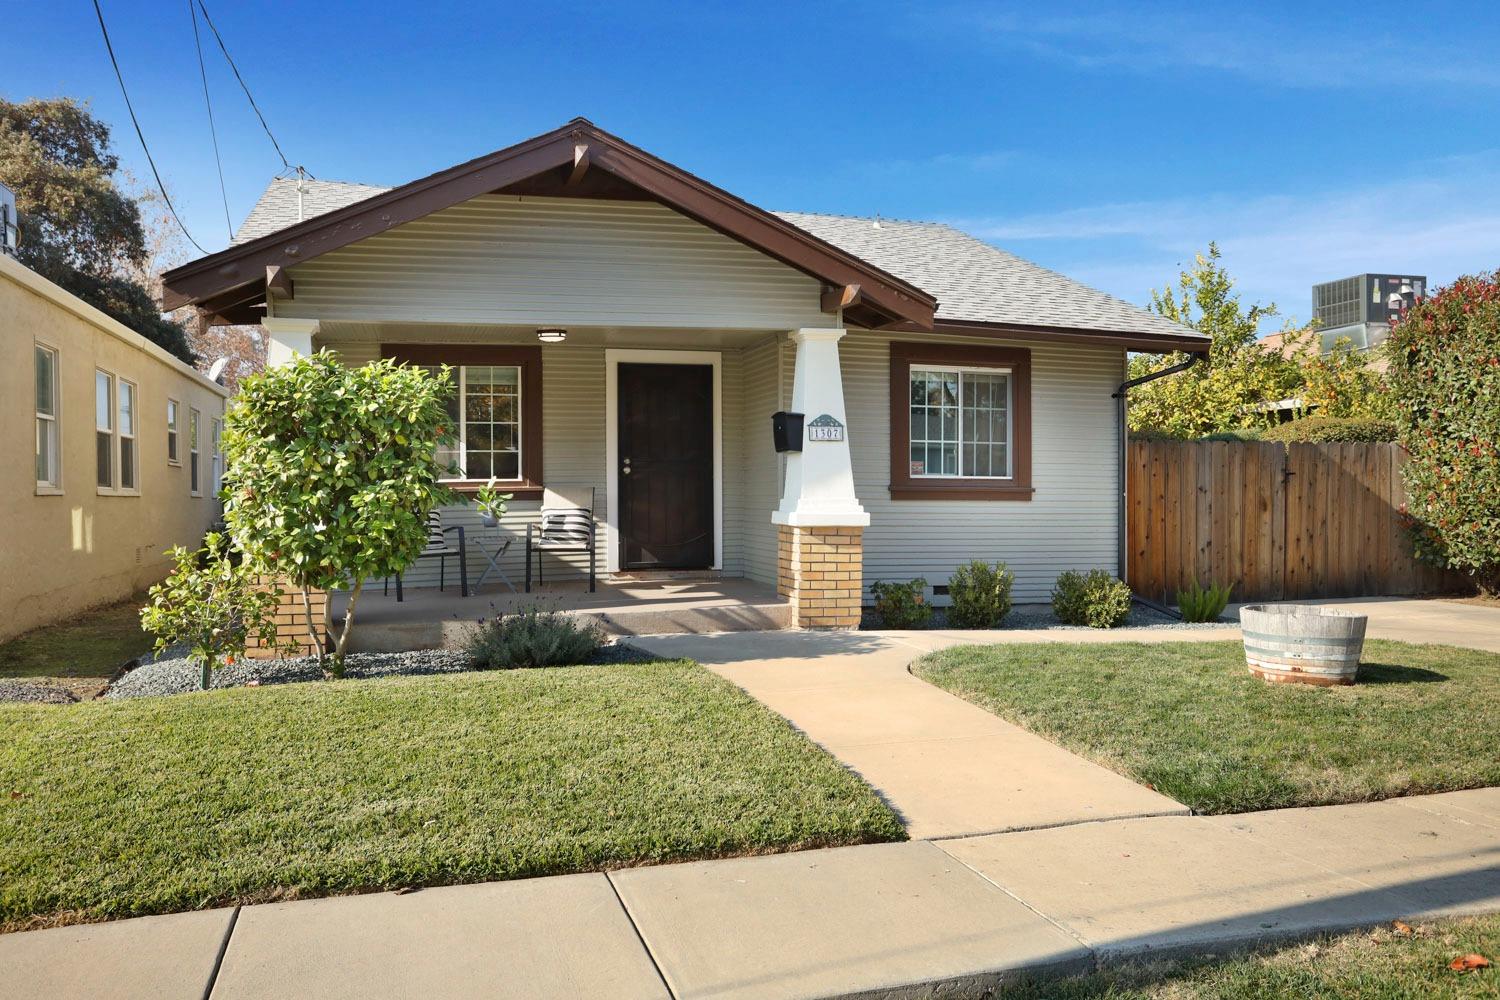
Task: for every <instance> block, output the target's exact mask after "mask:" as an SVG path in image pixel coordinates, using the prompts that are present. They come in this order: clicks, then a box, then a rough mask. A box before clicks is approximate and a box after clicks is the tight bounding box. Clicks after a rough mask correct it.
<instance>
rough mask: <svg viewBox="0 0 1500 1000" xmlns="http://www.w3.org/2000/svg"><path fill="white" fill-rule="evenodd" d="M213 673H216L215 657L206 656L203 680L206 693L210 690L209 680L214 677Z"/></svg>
mask: <svg viewBox="0 0 1500 1000" xmlns="http://www.w3.org/2000/svg"><path fill="white" fill-rule="evenodd" d="M213 672H214V661H213V657H211V656H205V657H204V658H203V679H202V683H203V690H205V691H207V690H208V682H209V679H210V677H211V676H212V674H213Z"/></svg>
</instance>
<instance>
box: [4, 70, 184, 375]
mask: <svg viewBox="0 0 1500 1000" xmlns="http://www.w3.org/2000/svg"><path fill="white" fill-rule="evenodd" d="M119 166H120V164H119V159H118V158H117V157H116V156H115V154H114V152H113V151H112V150H111V148H110V134H109V126H107V125H105V124H104V123H103V122H101V121H99V120H98V119H97V118H95V117H94V116H93V115H92V114H90V113H89V111H88V109H87V108H86V107H85V106H84V105H82V104H80V103H79V102H77V101H75V100H73V99H71V98H50V99H43V100H31V101H23V102H21V103H12V102H10V101H6V100H0V182H3V183H5V184H6V185H7V186H8V187H10V189H11V190H12V191H14V192H15V195H16V210H17V214H18V216H19V219H18V221H19V223H20V226H21V246H20V251H19V254H18V256H19V258H20V260H21V262H22V263H23V264H25V265H26V266H27V267H29V268H31V269H32V270H33V271H36V272H37V273H38V274H40V275H41V276H42V277H44V278H46V279H48V280H49V281H52V282H54V283H56V284H58V285H61V286H62V287H63V288H65V289H67V290H68V291H70V292H72V293H73V294H74V295H76V296H78V297H79V298H80V299H83V300H84V301H85V302H87V303H89V304H90V305H92V306H94V307H95V308H97V309H100V310H102V311H103V312H105V313H108V314H109V315H110V316H113V317H114V318H115V319H118V320H119V321H120V322H122V323H124V324H125V325H126V326H128V327H130V328H131V329H132V330H135V331H136V332H138V333H140V334H141V335H142V336H144V337H146V338H147V339H148V340H151V341H153V342H155V343H157V344H159V345H160V346H162V347H164V348H166V349H167V350H168V351H170V352H171V353H173V354H175V355H176V356H177V357H179V358H182V359H183V360H184V361H187V362H188V363H190V364H191V363H192V361H193V352H192V349H191V348H190V346H189V345H188V338H187V332H186V331H185V330H184V329H183V328H182V327H181V326H180V325H179V324H177V323H174V322H172V321H171V320H167V319H163V318H162V316H161V311H160V309H159V308H158V306H157V303H156V302H155V301H154V300H153V298H152V296H151V294H150V292H149V291H147V289H146V288H145V287H144V286H143V285H141V284H140V282H139V281H138V280H137V278H136V276H135V272H137V271H139V269H140V267H141V265H142V263H143V262H144V261H145V260H146V258H147V256H148V250H147V246H146V234H145V230H144V228H143V226H142V223H141V209H140V205H139V204H138V203H137V202H136V200H135V199H134V198H132V197H130V196H129V195H127V194H126V193H125V192H124V191H122V190H121V189H120V187H119V185H118V184H116V182H115V174H116V173H117V171H118V170H119Z"/></svg>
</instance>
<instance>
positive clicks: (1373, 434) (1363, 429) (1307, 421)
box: [1261, 417, 1396, 444]
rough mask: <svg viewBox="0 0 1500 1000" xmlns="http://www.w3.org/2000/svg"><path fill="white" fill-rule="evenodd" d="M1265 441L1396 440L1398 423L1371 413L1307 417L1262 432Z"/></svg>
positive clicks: (1331, 442)
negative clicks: (1371, 415) (1365, 415)
mask: <svg viewBox="0 0 1500 1000" xmlns="http://www.w3.org/2000/svg"><path fill="white" fill-rule="evenodd" d="M1261 440H1262V441H1280V442H1282V443H1283V444H1340V443H1358V442H1365V441H1394V440H1396V427H1395V425H1394V424H1389V423H1386V422H1385V421H1384V420H1371V419H1369V418H1368V417H1303V418H1302V419H1301V420H1293V421H1292V422H1291V423H1287V424H1281V425H1280V426H1277V427H1273V428H1271V429H1270V430H1268V431H1266V432H1265V434H1263V435H1261Z"/></svg>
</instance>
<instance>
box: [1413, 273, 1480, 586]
mask: <svg viewBox="0 0 1500 1000" xmlns="http://www.w3.org/2000/svg"><path fill="white" fill-rule="evenodd" d="M1385 350H1386V358H1387V360H1388V362H1389V368H1388V369H1387V372H1386V379H1387V382H1388V383H1389V385H1390V394H1391V408H1392V410H1393V414H1392V416H1393V419H1394V420H1395V422H1396V428H1397V432H1398V433H1399V435H1400V440H1401V443H1402V444H1403V445H1405V446H1406V450H1407V451H1408V452H1410V453H1411V461H1410V462H1408V463H1407V465H1406V470H1405V477H1406V495H1407V505H1406V513H1407V515H1408V516H1409V517H1410V518H1411V522H1412V525H1411V527H1412V533H1413V537H1414V539H1415V542H1416V551H1417V555H1418V556H1419V557H1420V558H1422V559H1423V560H1425V561H1427V562H1430V563H1432V564H1434V565H1437V566H1444V567H1448V568H1450V569H1457V570H1461V571H1463V572H1465V573H1468V574H1469V575H1470V576H1472V577H1473V578H1474V581H1475V583H1477V584H1478V585H1479V589H1480V590H1481V591H1483V592H1484V593H1487V594H1496V593H1500V501H1497V499H1496V498H1497V497H1500V272H1496V273H1495V274H1487V275H1478V276H1474V277H1464V278H1459V279H1458V280H1457V281H1455V282H1454V283H1453V284H1451V285H1449V286H1448V287H1447V288H1444V289H1442V290H1440V291H1439V292H1438V293H1437V294H1436V295H1435V296H1433V297H1432V298H1429V299H1426V300H1424V301H1421V302H1418V303H1417V304H1416V305H1414V306H1413V307H1412V308H1411V309H1410V310H1409V311H1408V312H1407V313H1406V315H1405V316H1404V317H1403V318H1402V319H1401V322H1400V323H1398V324H1397V325H1396V327H1395V329H1393V330H1392V331H1391V336H1390V338H1389V339H1388V340H1387V341H1386V347H1385Z"/></svg>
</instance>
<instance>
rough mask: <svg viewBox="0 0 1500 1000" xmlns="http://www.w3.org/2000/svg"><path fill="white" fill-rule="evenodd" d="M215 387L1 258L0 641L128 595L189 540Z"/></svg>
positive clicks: (214, 510)
mask: <svg viewBox="0 0 1500 1000" xmlns="http://www.w3.org/2000/svg"><path fill="white" fill-rule="evenodd" d="M227 395H228V393H227V392H226V391H225V390H224V388H223V387H222V386H219V385H217V384H215V383H214V382H212V381H210V380H209V379H207V378H205V377H204V376H202V375H200V374H199V373H198V372H196V371H194V370H193V369H192V367H191V366H189V365H187V364H185V363H184V362H182V361H180V360H178V359H177V358H175V357H173V356H172V355H170V354H168V353H167V352H166V351H164V350H162V349H161V348H160V347H158V346H157V345H155V344H153V343H151V342H150V341H148V340H146V338H144V337H142V336H141V335H140V334H138V333H136V332H135V331H134V330H131V329H129V328H128V327H126V326H124V325H123V324H121V323H120V322H118V321H117V320H115V319H113V318H111V317H109V316H106V315H105V314H104V313H102V312H100V311H99V310H98V309H95V308H94V307H93V306H91V305H89V304H88V303H86V302H84V301H83V300H82V299H79V298H78V297H76V296H74V295H72V294H70V293H69V292H67V291H64V290H63V289H62V288H59V287H58V286H57V285H54V284H53V283H52V282H50V281H48V280H46V279H45V278H43V277H41V276H39V275H38V274H36V273H35V272H33V271H31V270H30V269H28V268H27V267H25V266H24V265H22V264H20V263H19V262H17V261H16V260H14V259H13V258H11V257H8V256H5V255H4V254H3V253H0V427H4V428H5V440H4V443H3V444H0V460H3V466H0V467H3V468H4V469H5V470H6V474H5V475H4V476H3V477H0V514H3V516H0V524H3V525H4V532H5V537H4V543H3V544H0V640H4V639H8V638H10V637H11V636H13V635H16V634H18V633H20V632H24V631H26V630H27V629H31V628H35V627H37V626H40V625H47V624H50V623H52V622H55V621H60V620H62V619H65V618H69V617H71V616H73V615H76V614H78V613H79V612H80V611H83V610H85V609H86V608H89V607H91V606H93V605H96V604H101V603H104V602H107V601H113V600H118V599H120V598H124V597H128V596H130V595H131V594H133V593H135V592H137V591H138V590H140V589H142V588H143V587H145V586H147V585H148V584H152V583H156V582H157V581H159V580H161V579H162V578H163V577H165V576H166V575H167V572H168V571H169V570H170V568H171V560H170V559H168V558H167V556H166V551H167V549H168V548H170V547H171V546H173V545H186V546H189V547H196V546H197V545H198V543H199V541H200V540H201V539H202V537H203V533H204V532H205V531H207V530H208V529H209V527H210V526H211V525H212V524H213V522H214V519H215V518H216V517H217V516H218V512H219V506H218V501H217V499H216V494H217V492H218V480H219V477H220V475H221V473H222V471H223V462H222V458H221V456H220V454H219V448H218V444H219V434H220V430H221V428H222V426H223V419H224V405H225V397H226V396H227ZM28 459H30V461H28ZM32 472H34V473H35V475H32V474H31V473H32Z"/></svg>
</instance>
